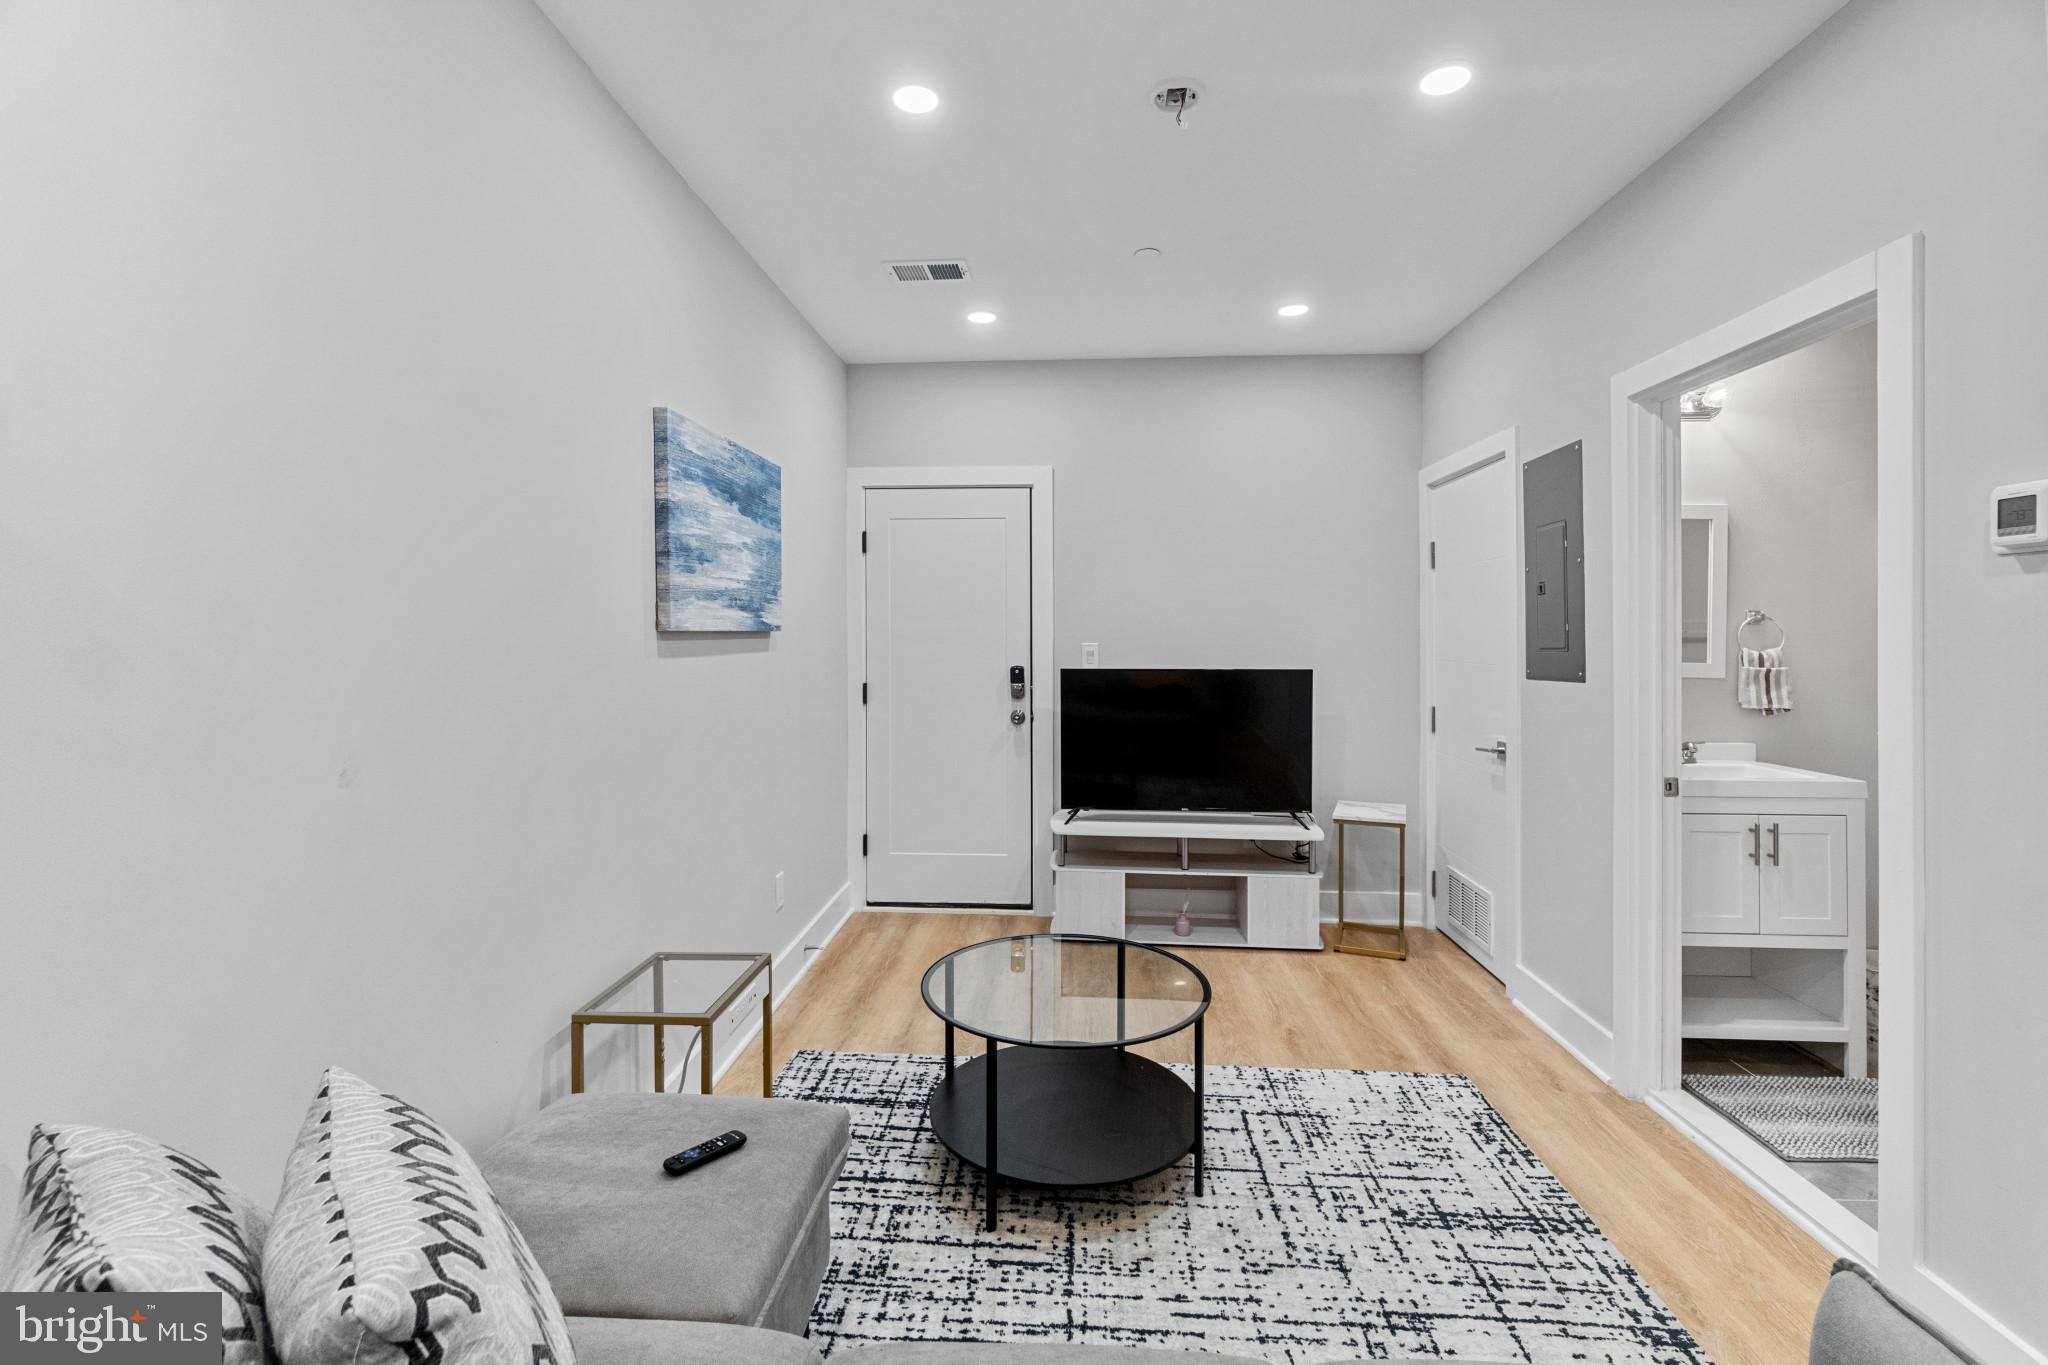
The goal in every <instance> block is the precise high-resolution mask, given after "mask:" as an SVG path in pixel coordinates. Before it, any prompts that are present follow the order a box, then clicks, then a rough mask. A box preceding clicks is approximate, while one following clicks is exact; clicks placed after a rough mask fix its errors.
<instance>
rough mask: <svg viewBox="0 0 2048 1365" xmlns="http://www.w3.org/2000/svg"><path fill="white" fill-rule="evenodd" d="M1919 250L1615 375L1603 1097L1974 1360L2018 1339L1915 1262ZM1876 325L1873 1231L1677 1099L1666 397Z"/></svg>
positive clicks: (1675, 720)
mask: <svg viewBox="0 0 2048 1365" xmlns="http://www.w3.org/2000/svg"><path fill="white" fill-rule="evenodd" d="M1921 279H1922V271H1921V239H1920V237H1919V234H1917V233H1915V234H1913V235H1911V236H1908V237H1903V238H1900V239H1899V240H1897V241H1894V242H1892V243H1890V244H1888V245H1886V246H1884V247H1882V248H1880V249H1879V250H1877V251H1876V252H1873V253H1872V254H1870V255H1868V256H1864V257H1861V258H1859V259H1857V260H1855V261H1852V262H1850V263H1849V264H1847V265H1845V266H1843V267H1841V268H1840V269H1838V270H1835V271H1832V272H1831V273H1829V274H1827V275H1824V276H1822V277H1821V278H1819V279H1817V280H1815V281H1813V282H1812V283H1810V284H1807V285H1805V286H1803V287H1801V288H1798V289H1795V290H1793V291H1791V292H1790V293H1788V294H1785V295H1784V296H1782V297H1780V298H1777V299H1774V300H1772V301H1771V302H1769V303H1766V304H1764V305H1762V306H1761V307H1758V308H1756V309H1753V310H1751V311H1750V312H1748V313H1745V314H1743V315H1742V316H1741V317H1738V318H1735V319H1734V320H1732V321H1730V322H1727V323H1725V324H1723V325H1722V326H1720V327H1716V328H1714V329H1713V330H1711V331H1709V332H1706V333H1704V334H1702V335H1700V336H1698V337H1695V338H1693V339H1692V340H1691V341H1688V342H1685V343H1683V344H1682V345H1679V346H1676V347H1673V348H1672V349H1671V350H1669V351H1666V352H1665V353H1664V354H1663V355H1660V356H1658V357H1656V358H1655V359H1653V360H1649V361H1645V362H1644V363H1643V364H1641V365H1637V366H1635V367H1634V368H1632V369H1629V370H1626V371H1624V372H1623V373H1621V374H1618V375H1616V376H1615V377H1614V381H1613V385H1612V401H1613V433H1612V439H1613V450H1614V460H1613V486H1612V494H1613V503H1612V514H1613V525H1612V535H1613V547H1614V548H1613V554H1614V565H1613V589H1614V649H1613V655H1612V660H1611V669H1612V679H1613V707H1614V773H1613V791H1614V820H1615V846H1614V894H1615V905H1614V962H1615V980H1614V1001H1615V1072H1616V1075H1615V1084H1616V1086H1617V1088H1618V1089H1620V1090H1621V1091H1622V1092H1623V1093H1624V1094H1627V1095H1631V1096H1647V1097H1649V1100H1650V1103H1651V1105H1652V1107H1653V1108H1655V1109H1657V1110H1658V1111H1659V1112H1660V1113H1662V1114H1663V1115H1664V1116H1665V1117H1666V1118H1668V1119H1670V1120H1672V1121H1673V1122H1674V1123H1675V1124H1676V1125H1677V1126H1679V1127H1680V1128H1681V1129H1683V1130H1685V1131H1687V1132H1688V1133H1689V1134H1690V1135H1691V1136H1693V1137H1694V1138H1695V1139H1697V1140H1699V1141H1700V1142H1701V1144H1702V1145H1703V1146H1705V1147H1706V1148H1707V1149H1708V1150H1709V1151H1710V1152H1712V1153H1713V1154H1714V1155H1715V1157H1716V1158H1717V1159H1718V1160H1720V1161H1721V1162H1723V1164H1725V1165H1727V1166H1729V1167H1730V1169H1732V1170H1733V1171H1734V1172H1735V1173H1736V1174H1737V1175H1739V1176H1740V1177H1741V1178H1743V1179H1744V1180H1745V1181H1747V1182H1748V1183H1749V1184H1750V1185H1751V1186H1753V1187H1754V1188H1756V1189H1757V1190H1759V1191H1760V1192H1761V1193H1762V1194H1764V1196H1765V1197H1766V1198H1767V1199H1769V1200H1770V1201H1771V1202H1772V1203H1773V1204H1775V1205H1777V1206H1778V1207H1779V1208H1780V1209H1781V1210H1783V1211H1784V1212H1786V1213H1787V1214H1789V1215H1790V1216H1791V1217H1792V1218H1793V1219H1794V1220H1795V1221H1796V1222H1798V1223H1800V1224H1801V1225H1802V1226H1803V1227H1804V1228H1805V1229H1806V1230H1807V1231H1808V1232H1809V1233H1811V1234H1813V1235H1814V1236H1815V1237H1816V1238H1818V1239H1819V1240H1820V1241H1821V1242H1822V1243H1823V1244H1826V1245H1831V1246H1833V1247H1834V1248H1835V1249H1837V1250H1843V1251H1847V1252H1849V1253H1850V1254H1853V1255H1856V1256H1858V1257H1859V1258H1860V1259H1864V1260H1867V1261H1871V1262H1874V1263H1875V1265H1876V1269H1877V1271H1878V1273H1879V1275H1880V1276H1881V1277H1882V1278H1883V1279H1884V1280H1885V1282H1886V1284H1887V1285H1888V1286H1889V1287H1890V1288H1892V1289H1893V1290H1894V1291H1895V1292H1897V1293H1898V1294H1900V1295H1901V1296H1902V1297H1903V1298H1904V1299H1905V1300H1906V1301H1907V1302H1909V1303H1912V1304H1913V1305H1915V1306H1916V1307H1918V1308H1920V1309H1921V1310H1922V1311H1924V1312H1927V1313H1928V1314H1929V1315H1930V1317H1932V1318H1933V1319H1934V1320H1935V1321H1937V1322H1939V1323H1941V1324H1942V1325H1943V1326H1944V1327H1946V1328H1947V1329H1949V1330H1951V1331H1953V1332H1955V1333H1956V1335H1957V1336H1958V1338H1959V1339H1961V1340H1962V1342H1963V1344H1964V1345H1965V1347H1967V1348H1968V1349H1971V1350H1973V1351H1975V1352H1977V1353H1979V1354H1980V1355H1982V1356H1983V1357H1984V1358H1986V1359H2012V1358H2015V1357H2014V1356H2013V1354H2012V1352H2013V1347H2014V1343H2015V1342H2016V1340H2017V1339H2016V1338H2014V1337H2013V1336H2012V1335H2011V1334H2010V1333H2008V1332H2006V1331H2005V1329H2004V1328H2003V1327H2001V1326H2000V1325H1999V1324H1998V1323H1996V1322H1995V1321H1994V1320H1992V1319H1991V1318H1989V1317H1988V1316H1986V1315H1984V1314H1983V1313H1982V1312H1981V1311H1980V1310H1978V1309H1977V1308H1976V1307H1975V1306H1974V1305H1972V1304H1970V1303H1969V1302H1968V1301H1967V1300H1965V1299H1963V1298H1962V1297H1961V1296H1960V1295H1957V1294H1955V1293H1954V1292H1953V1291H1952V1290H1950V1289H1949V1288H1948V1287H1947V1286H1946V1285H1945V1284H1944V1283H1943V1282H1942V1281H1941V1280H1940V1278H1939V1277H1938V1276H1937V1275H1935V1274H1933V1273H1931V1272H1930V1271H1929V1270H1928V1269H1927V1267H1926V1266H1925V1264H1924V1256H1923V1252H1924V1221H1923V1215H1922V1210H1923V1208H1924V1201H1925V1191H1926V1185H1927V1181H1926V1168H1925V1152H1924V1149H1923V1145H1922V1141H1921V1138H1922V1134H1923V1131H1924V1123H1925V1117H1926V1112H1927V1093H1926V1081H1925V1073H1924V1069H1923V1065H1922V1047H1923V1041H1924V1039H1925V1036H1926V1034H1925V1017H1924V1016H1925V1012H1924V1008H1923V991H1922V982H1921V976H1922V964H1923V962H1924V961H1925V953H1924V941H1925V940H1924V916H1923V904H1924V889H1925V883H1924V863H1923V856H1924V855H1923V849H1924V840H1925V825H1926V821H1925V811H1924V802H1923V796H1922V773H1923V771H1924V749H1923V739H1922V735H1923V699H1922V687H1921V676H1922V665H1921V622H1922V610H1923V608H1922V586H1921V585H1922V574H1921V565H1922V559H1923V549H1922V535H1923V532H1922V503H1921V496H1922V495H1921V489H1922V431H1921V423H1922V412H1921ZM1872 320H1875V321H1876V323H1877V487H1878V512H1877V520H1878V527H1877V578H1878V582H1877V616H1878V621H1877V638H1878V644H1877V655H1878V657H1877V679H1878V745H1879V754H1880V764H1879V779H1878V799H1879V804H1880V808H1881V811H1882V814H1883V816H1884V822H1885V837H1884V841H1883V846H1882V847H1881V848H1880V850H1879V853H1878V902H1879V924H1880V929H1881V932H1880V939H1881V941H1882V943H1883V945H1884V954H1885V963H1884V990H1883V992H1882V994H1881V997H1880V1001H1879V1008H1880V1025H1879V1032H1880V1036H1881V1037H1882V1039H1883V1047H1884V1059H1883V1084H1882V1086H1881V1087H1880V1092H1879V1094H1880V1099H1879V1127H1880V1131H1881V1133H1882V1135H1883V1136H1882V1141H1883V1148H1884V1160H1883V1162H1882V1163H1881V1165H1880V1167H1879V1176H1878V1179H1879V1201H1880V1202H1879V1207H1880V1209H1881V1210H1882V1225H1883V1226H1882V1235H1881V1236H1880V1235H1879V1234H1877V1233H1875V1232H1872V1231H1871V1229H1869V1228H1867V1227H1866V1226H1864V1225H1863V1224H1862V1223H1861V1222H1860V1221H1859V1220H1857V1219H1855V1218H1854V1217H1852V1216H1850V1215H1849V1214H1847V1213H1846V1212H1844V1211H1843V1210H1842V1209H1841V1208H1840V1206H1839V1205H1837V1204H1835V1202H1834V1201H1833V1200H1831V1199H1829V1198H1828V1197H1827V1196H1826V1195H1824V1194H1822V1193H1821V1192H1820V1191H1819V1190H1818V1189H1817V1188H1816V1187H1815V1186H1813V1185H1812V1184H1811V1183H1809V1182H1807V1181H1806V1180H1804V1179H1802V1178H1800V1177H1798V1176H1796V1175H1794V1174H1792V1173H1791V1171H1790V1170H1789V1169H1788V1168H1787V1167H1785V1165H1784V1164H1783V1163H1782V1162H1779V1161H1777V1160H1776V1159H1775V1158H1774V1157H1772V1156H1770V1154H1769V1153H1768V1151H1767V1150H1766V1149H1764V1148H1763V1147H1762V1146H1761V1144H1758V1143H1756V1142H1755V1141H1754V1140H1752V1139H1750V1138H1749V1137H1748V1136H1747V1135H1746V1134H1744V1133H1742V1132H1741V1130H1739V1129H1736V1128H1735V1127H1734V1126H1733V1125H1732V1124H1728V1123H1726V1121H1725V1120H1721V1119H1720V1118H1719V1116H1718V1115H1716V1114H1715V1113H1714V1112H1713V1111H1712V1110H1710V1109H1708V1108H1706V1106H1704V1105H1701V1104H1699V1103H1698V1102H1697V1101H1695V1100H1693V1099H1692V1098H1691V1097H1690V1096H1688V1095H1685V1094H1684V1093H1683V1092H1682V1091H1677V1090H1676V1087H1677V1085H1678V1082H1679V1075H1678V1072H1679V1057H1680V1051H1681V1046H1682V1042H1681V1039H1680V1036H1679V1007H1680V993H1681V990H1682V983H1681V980H1680V966H1681V957H1680V952H1679V934H1678V886H1677V877H1678V865H1677V857H1676V856H1675V853H1674V852H1673V850H1675V849H1676V847H1677V844H1676V840H1677V838H1678V823H1679V821H1678V815H1679V807H1680V802H1679V801H1677V800H1675V799H1672V798H1669V797H1666V796H1665V795H1663V782H1664V779H1665V778H1667V777H1673V776H1676V775H1677V774H1678V773H1679V771H1680V767H1679V754H1678V744H1679V740H1680V738H1681V736H1680V734H1679V668H1678V663H1677V637H1676V631H1677V628H1678V583H1677V553H1678V545H1677V535H1676V525H1677V519H1678V516H1679V509H1680V505H1681V500H1682V493H1681V489H1680V488H1679V486H1678V479H1677V478H1676V477H1675V475H1676V473H1677V470H1678V454H1679V437H1678V414H1677V400H1678V396H1679V394H1680V393H1682V392H1684V391H1686V390H1689V389H1693V388H1696V387H1699V386H1700V385H1702V384H1705V383H1711V382H1713V381H1715V380H1718V379H1722V378H1726V377H1727V376H1729V375H1731V374H1735V373H1737V372H1739V371H1741V370H1745V369H1749V368H1751V367H1753V366H1755V365H1759V364H1762V363H1763V362H1765V361H1767V360H1772V359H1775V358H1777V357H1779V356H1782V355H1785V354H1788V353H1789V352H1792V351H1795V350H1797V349H1799V348H1800V347H1802V346H1806V345H1809V344H1811V343H1812V342H1815V341H1818V340H1820V339H1821V338H1823V337H1826V336H1829V335H1832V334H1834V333H1836V332H1839V331H1842V330H1845V329H1846V328H1849V327H1852V326H1856V325H1859V324H1861V323H1864V322H1868V321H1872Z"/></svg>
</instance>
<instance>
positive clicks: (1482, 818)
mask: <svg viewBox="0 0 2048 1365" xmlns="http://www.w3.org/2000/svg"><path fill="white" fill-rule="evenodd" d="M1424 497H1425V498H1426V500H1427V503H1426V507H1427V514H1428V526H1429V535H1430V540H1431V542H1432V544H1433V545H1434V551H1433V553H1434V556H1435V559H1434V567H1433V568H1432V569H1431V570H1430V571H1429V585H1428V589H1427V591H1428V593H1429V609H1430V627H1429V652H1430V659H1429V664H1430V691H1431V694H1432V695H1431V698H1430V703H1431V705H1432V706H1433V707H1434V708H1435V710H1434V725H1435V731H1434V733H1433V734H1431V735H1430V736H1429V737H1428V738H1429V742H1430V746H1431V763H1432V781H1431V784H1430V800H1431V805H1432V809H1431V811H1430V812H1429V830H1430V834H1429V838H1430V850H1429V854H1430V858H1429V866H1430V868H1431V870H1432V871H1433V872H1434V873H1435V875H1436V878H1437V880H1436V920H1437V925H1438V927H1439V928H1442V929H1443V930H1444V931H1445V932H1446V933H1448V934H1449V935H1450V936H1451V937H1452V938H1454V939H1455V940H1457V942H1458V943H1459V944H1461V945H1462V946H1463V947H1464V948H1465V950H1466V951H1467V952H1469V953H1471V954H1472V955H1473V957H1475V958H1476V959H1478V961H1479V963H1480V965H1481V966H1483V967H1485V968H1486V969H1487V970H1488V971H1490V972H1492V973H1493V974H1494V975H1495V976H1496V977H1498V976H1501V975H1502V974H1503V972H1504V971H1505V970H1506V964H1507V962H1508V961H1510V960H1512V951H1513V949H1512V943H1513V934H1514V924H1515V920H1514V916H1515V913H1516V907H1515V896H1516V894H1517V883H1518V882H1519V880H1520V879H1519V876H1518V871H1517V869H1516V867H1515V850H1514V839H1513V828H1512V824H1511V820H1512V814H1513V812H1512V811H1511V809H1510V805H1509V802H1510V795H1509V783H1508V772H1509V769H1508V765H1509V764H1511V763H1518V762H1520V761H1521V756H1520V755H1519V754H1516V753H1514V752H1512V751H1511V749H1510V747H1509V735H1510V723H1509V722H1510V716H1511V714H1512V712H1513V709H1514V707H1515V704H1516V689H1517V687H1518V686H1519V684H1520V676H1519V670H1520V669H1521V666H1522V661H1521V657H1520V655H1521V647H1520V641H1521V631H1520V628H1519V624H1518V621H1517V613H1518V611H1519V602H1520V592H1521V573H1520V567H1519V565H1518V564H1517V563H1516V557H1515V470H1514V465H1513V462H1512V461H1510V460H1509V459H1507V458H1506V457H1505V455H1503V456H1502V457H1501V458H1497V459H1493V460H1490V461H1488V462H1487V463H1484V464H1481V465H1478V466H1476V467H1474V468H1470V469H1467V470H1465V471H1464V472H1462V473H1458V474H1455V475H1452V476H1451V477H1449V478H1446V479H1444V480H1443V481H1441V482H1438V483H1434V484H1431V485H1430V486H1429V488H1428V490H1427V492H1426V493H1425V494H1424Z"/></svg>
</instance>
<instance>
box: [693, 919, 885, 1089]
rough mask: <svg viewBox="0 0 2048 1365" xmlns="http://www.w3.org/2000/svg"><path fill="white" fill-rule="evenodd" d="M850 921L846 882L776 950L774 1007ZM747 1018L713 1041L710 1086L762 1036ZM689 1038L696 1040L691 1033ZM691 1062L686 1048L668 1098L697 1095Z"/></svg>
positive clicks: (752, 1015) (754, 1017)
mask: <svg viewBox="0 0 2048 1365" xmlns="http://www.w3.org/2000/svg"><path fill="white" fill-rule="evenodd" d="M852 917H853V884H852V883H851V882H848V883H846V884H844V885H842V886H841V887H840V888H839V889H838V890H837V891H835V892H833V893H832V899H830V900H828V901H826V902H825V904H824V906H823V907H822V908H820V909H819V911H818V912H817V913H816V914H815V915H812V916H811V917H810V919H809V920H807V921H805V923H804V927H803V928H801V929H799V930H798V931H797V933H796V936H795V937H794V938H792V939H790V941H789V942H787V943H785V944H783V945H782V947H780V948H778V949H776V950H775V952H774V955H773V956H774V962H775V1003H776V1004H778V1005H779V1004H781V1003H782V1002H783V1001H784V1000H787V999H788V998H789V993H790V992H791V991H793V990H795V989H796V983H797V982H799V981H801V980H803V979H804V973H806V972H808V971H809V970H810V969H811V963H812V962H814V961H816V960H817V956H818V952H817V950H819V949H821V948H823V947H824V946H825V945H826V944H828V943H830V942H831V941H832V940H833V938H834V937H836V936H837V935H838V933H839V931H840V929H842V928H844V927H845V925H846V921H847V920H849V919H851V918H852ZM747 1017H748V1021H747V1023H745V1024H744V1025H742V1026H741V1027H739V1028H738V1029H736V1030H733V1031H730V1032H729V1033H728V1034H727V1035H726V1036H723V1037H720V1038H717V1039H715V1040H714V1041H713V1043H712V1047H713V1048H714V1050H715V1052H716V1059H715V1060H714V1061H713V1063H712V1067H711V1083H712V1084H713V1085H716V1084H718V1082H719V1081H720V1080H722V1079H724V1077H725V1073H726V1072H728V1071H730V1070H731V1069H732V1064H733V1063H734V1062H735V1061H737V1060H738V1059H739V1055H740V1054H741V1053H742V1052H744V1051H746V1050H747V1045H748V1044H749V1043H751V1042H753V1041H754V1040H755V1039H756V1038H758V1037H760V1036H761V1013H760V1011H759V1010H749V1011H747ZM692 1036H693V1037H694V1036H695V1035H694V1031H693V1033H692ZM692 1060H693V1058H692V1056H691V1053H690V1050H689V1048H688V1047H687V1046H686V1047H685V1049H684V1053H683V1057H682V1060H681V1061H679V1062H678V1063H677V1064H676V1066H675V1069H674V1070H673V1072H672V1073H671V1074H670V1076H669V1078H668V1088H669V1092H670V1093H671V1094H684V1095H694V1094H697V1093H699V1092H698V1091H697V1090H696V1088H695V1086H694V1084H692V1081H691V1078H692V1077H693V1076H695V1075H697V1074H698V1072H697V1069H696V1068H695V1067H694V1066H692V1065H691V1062H692Z"/></svg>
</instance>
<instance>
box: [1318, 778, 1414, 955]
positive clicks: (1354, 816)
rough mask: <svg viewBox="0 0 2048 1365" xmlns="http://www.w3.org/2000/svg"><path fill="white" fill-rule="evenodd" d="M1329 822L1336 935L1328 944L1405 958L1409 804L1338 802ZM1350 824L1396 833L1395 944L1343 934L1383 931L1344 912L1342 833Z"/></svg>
mask: <svg viewBox="0 0 2048 1365" xmlns="http://www.w3.org/2000/svg"><path fill="white" fill-rule="evenodd" d="M1330 822H1331V823H1332V824H1334V825H1336V827H1337V934H1336V942H1335V943H1334V944H1332V945H1331V946H1333V947H1335V948H1336V950H1337V951H1338V952H1340V953H1356V954H1358V956H1360V957H1390V958H1393V959H1394V960H1395V961H1397V962H1405V961H1407V959H1408V807H1407V806H1406V805H1405V804H1404V803H1401V802H1398V801H1339V802H1338V803H1337V809H1336V810H1334V811H1332V812H1331V813H1330ZM1353 825H1364V826H1369V827H1372V828H1377V829H1391V830H1396V831H1398V832H1399V838H1400V869H1401V870H1400V873H1399V881H1398V882H1397V883H1396V886H1395V891H1394V946H1393V947H1391V948H1373V947H1368V946H1366V945H1365V944H1362V943H1353V942H1351V941H1350V939H1349V938H1347V937H1346V934H1347V933H1348V931H1350V930H1352V929H1363V930H1367V931H1369V932H1372V933H1381V934H1383V933H1385V932H1387V927H1386V926H1385V925H1383V924H1366V923H1363V922H1362V921H1359V920H1355V919H1352V918H1350V917H1349V915H1348V914H1347V913H1346V905H1345V887H1344V844H1345V838H1344V835H1345V834H1346V832H1347V831H1349V830H1350V828H1351V826H1353Z"/></svg>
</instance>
